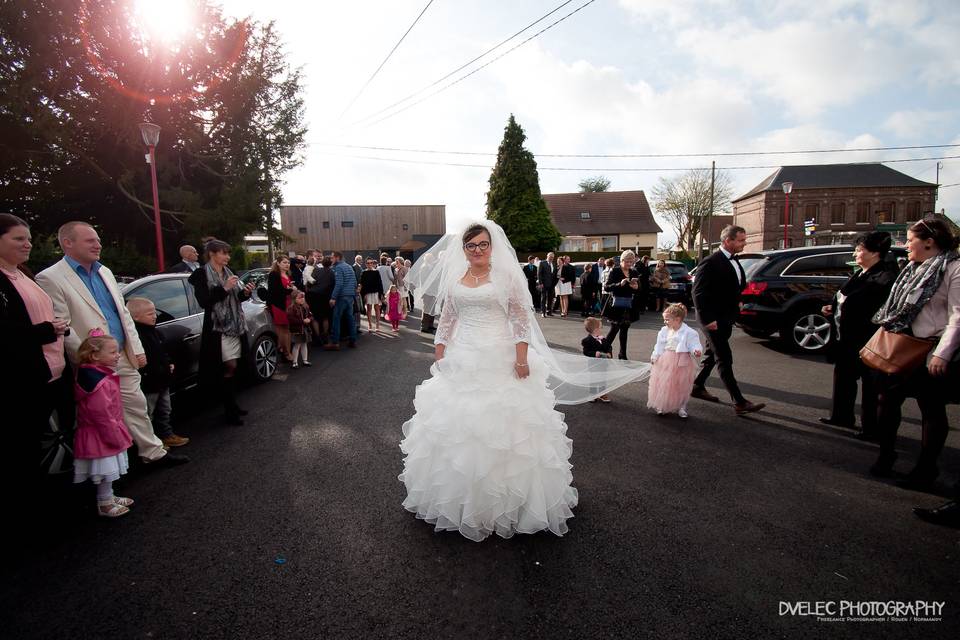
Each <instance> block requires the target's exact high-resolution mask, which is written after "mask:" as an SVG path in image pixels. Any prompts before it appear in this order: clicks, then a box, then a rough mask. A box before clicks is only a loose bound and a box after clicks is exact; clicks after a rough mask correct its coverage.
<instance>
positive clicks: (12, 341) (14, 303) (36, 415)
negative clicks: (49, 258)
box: [0, 213, 73, 537]
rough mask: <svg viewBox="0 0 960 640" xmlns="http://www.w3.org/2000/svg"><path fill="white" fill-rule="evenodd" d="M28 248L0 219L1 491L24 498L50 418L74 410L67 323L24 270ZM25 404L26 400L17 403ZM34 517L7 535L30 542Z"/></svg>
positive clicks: (23, 236) (13, 224) (19, 224)
mask: <svg viewBox="0 0 960 640" xmlns="http://www.w3.org/2000/svg"><path fill="white" fill-rule="evenodd" d="M32 246H33V245H32V244H31V235H30V227H29V226H28V225H27V223H26V222H25V221H24V220H23V219H21V218H19V217H17V216H14V215H11V214H9V213H0V271H2V275H0V339H2V340H3V353H4V356H5V358H6V359H7V363H8V366H5V367H2V368H0V387H2V388H3V393H4V395H5V396H6V397H8V398H10V399H12V401H11V402H7V403H4V404H5V407H4V423H5V426H6V428H5V429H4V449H5V452H6V461H5V464H3V465H0V466H2V474H3V475H2V478H3V479H4V480H6V482H5V484H4V486H6V487H9V488H10V489H11V490H12V491H15V492H22V493H23V494H24V495H28V492H33V491H34V490H35V482H36V481H37V480H39V477H38V476H39V471H40V467H39V465H38V464H37V453H38V451H39V450H40V437H41V434H42V433H43V430H44V427H45V426H46V423H47V420H48V419H49V417H50V414H51V413H52V412H53V410H54V409H55V408H56V409H64V408H65V409H67V410H69V411H70V412H71V414H72V409H73V384H72V382H71V378H72V376H71V375H69V371H68V370H67V366H66V360H65V358H64V355H63V336H64V334H65V333H66V332H67V331H68V328H67V322H66V320H64V319H62V318H57V317H56V316H55V315H54V309H53V301H52V300H51V299H50V296H48V295H47V294H46V292H44V290H43V289H41V288H40V287H39V286H38V285H37V284H36V283H35V282H34V281H33V278H32V276H31V274H30V271H29V269H27V267H26V262H27V260H28V259H29V258H30V250H31V248H32ZM24 398H28V399H30V400H29V401H26V402H23V401H20V399H24ZM71 422H72V420H71ZM64 426H65V427H69V426H70V425H64ZM28 502H32V501H28ZM38 511H39V505H36V506H33V505H27V508H26V509H25V511H24V512H23V513H22V514H21V515H23V517H24V526H16V527H10V529H11V530H12V532H13V533H15V534H17V535H18V536H19V535H20V534H21V533H23V535H24V537H29V535H28V533H27V532H29V531H30V530H32V526H31V525H32V524H33V523H34V522H35V520H34V519H33V516H34V515H39V513H36V512H38Z"/></svg>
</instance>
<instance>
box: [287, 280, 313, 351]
mask: <svg viewBox="0 0 960 640" xmlns="http://www.w3.org/2000/svg"><path fill="white" fill-rule="evenodd" d="M292 298H293V302H291V303H290V306H289V307H287V321H288V323H289V325H290V337H291V339H292V341H293V364H292V365H291V366H292V367H293V368H294V369H296V368H298V367H299V366H300V356H301V355H302V356H303V366H305V367H309V366H310V365H311V362H310V346H309V345H310V325H311V322H312V321H313V314H311V313H310V307H308V306H307V297H306V295H305V294H304V293H303V292H302V291H297V292H296V293H294V294H293V296H292Z"/></svg>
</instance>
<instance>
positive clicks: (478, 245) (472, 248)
mask: <svg viewBox="0 0 960 640" xmlns="http://www.w3.org/2000/svg"><path fill="white" fill-rule="evenodd" d="M463 248H464V249H466V250H467V251H469V252H470V253H476V252H477V250H478V249H479V250H480V252H481V253H486V251H487V249H489V248H490V243H489V242H487V241H486V240H482V241H480V242H468V243H467V244H465V245H463Z"/></svg>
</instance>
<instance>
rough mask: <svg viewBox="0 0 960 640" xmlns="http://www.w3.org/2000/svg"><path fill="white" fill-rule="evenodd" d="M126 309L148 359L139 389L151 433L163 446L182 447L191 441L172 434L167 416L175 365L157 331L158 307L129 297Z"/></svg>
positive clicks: (142, 369)
mask: <svg viewBox="0 0 960 640" xmlns="http://www.w3.org/2000/svg"><path fill="white" fill-rule="evenodd" d="M127 310H128V311H130V316H131V317H132V318H133V324H134V326H135V327H136V328H137V335H138V336H139V337H140V344H142V345H143V352H144V353H145V354H146V356H147V364H146V366H144V367H141V368H140V388H141V389H143V395H145V396H146V397H147V411H148V412H149V414H150V421H151V422H152V423H153V432H154V433H155V434H156V436H157V437H158V438H160V441H161V442H163V446H165V447H182V446H183V445H185V444H187V443H188V442H190V438H185V437H183V436H179V435H177V434H176V433H174V432H173V425H171V424H170V416H171V414H172V412H173V405H172V404H171V403H170V385H171V384H172V383H173V371H174V365H173V363H172V362H171V361H170V355H169V354H168V353H167V346H166V345H165V344H164V342H163V336H162V335H161V334H160V331H159V330H158V329H157V308H156V307H155V306H154V304H153V302H151V301H150V300H148V299H147V298H130V299H129V300H127Z"/></svg>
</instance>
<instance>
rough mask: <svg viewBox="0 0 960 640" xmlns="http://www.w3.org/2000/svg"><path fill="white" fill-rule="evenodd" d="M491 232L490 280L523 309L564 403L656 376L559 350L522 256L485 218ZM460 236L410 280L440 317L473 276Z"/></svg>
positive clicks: (502, 298)
mask: <svg viewBox="0 0 960 640" xmlns="http://www.w3.org/2000/svg"><path fill="white" fill-rule="evenodd" d="M476 224H481V225H483V226H484V227H485V228H486V229H487V231H489V233H490V240H491V254H490V263H491V272H490V281H491V283H492V284H493V286H494V288H495V291H496V293H497V297H498V300H499V302H500V304H501V306H502V307H503V309H504V311H505V312H507V313H509V312H510V311H511V307H512V308H513V310H515V309H516V308H517V306H521V307H522V308H523V309H524V310H525V311H526V316H527V323H528V325H529V336H530V342H529V345H530V348H531V349H533V350H535V351H536V352H537V354H538V355H539V356H540V357H541V358H542V359H543V361H544V362H545V363H546V365H547V367H548V369H549V371H550V374H549V377H548V379H547V386H548V387H549V388H550V389H551V390H553V392H554V394H555V396H556V399H557V403H558V404H580V403H583V402H588V401H590V400H593V399H594V398H597V397H599V396H601V395H604V394H605V393H608V392H609V391H612V390H614V389H616V388H618V387H621V386H623V385H625V384H627V383H629V382H633V381H634V380H645V379H646V378H648V377H649V376H650V368H651V367H650V365H649V364H645V363H639V362H629V361H624V360H610V359H606V358H587V357H586V356H583V355H580V354H578V353H570V352H566V351H561V350H559V349H553V348H551V347H550V346H549V345H548V344H547V340H546V338H544V336H543V332H542V331H541V330H540V325H539V324H537V321H536V317H535V314H534V309H533V300H532V299H531V298H530V291H529V289H528V288H527V281H526V276H524V274H523V270H522V269H521V265H520V263H519V262H518V260H517V253H516V251H514V249H513V246H512V245H511V244H510V241H509V240H508V239H507V235H506V233H504V231H503V229H502V228H501V227H500V225H498V224H497V223H495V222H493V221H492V220H480V221H478V222H477V223H476ZM460 238H461V235H460V234H447V235H445V236H444V237H443V238H441V239H440V240H439V241H438V242H437V243H436V244H435V245H433V246H432V247H431V248H430V249H429V250H428V251H427V252H425V253H424V254H423V255H422V256H421V257H420V258H419V259H418V260H417V261H416V263H414V265H413V267H412V268H411V269H410V273H409V274H408V275H407V282H408V284H409V285H410V286H412V287H413V291H414V299H415V301H416V302H417V303H418V304H419V306H420V308H421V309H422V310H423V313H427V314H430V315H433V316H439V315H440V313H441V311H442V307H443V304H444V302H445V301H446V299H447V296H448V295H449V294H450V292H451V291H452V288H453V286H454V285H456V283H457V282H458V281H459V280H460V279H461V278H463V276H464V274H465V273H466V272H467V268H468V266H469V263H468V262H467V258H466V256H465V255H464V253H463V246H462V243H461V240H460Z"/></svg>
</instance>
